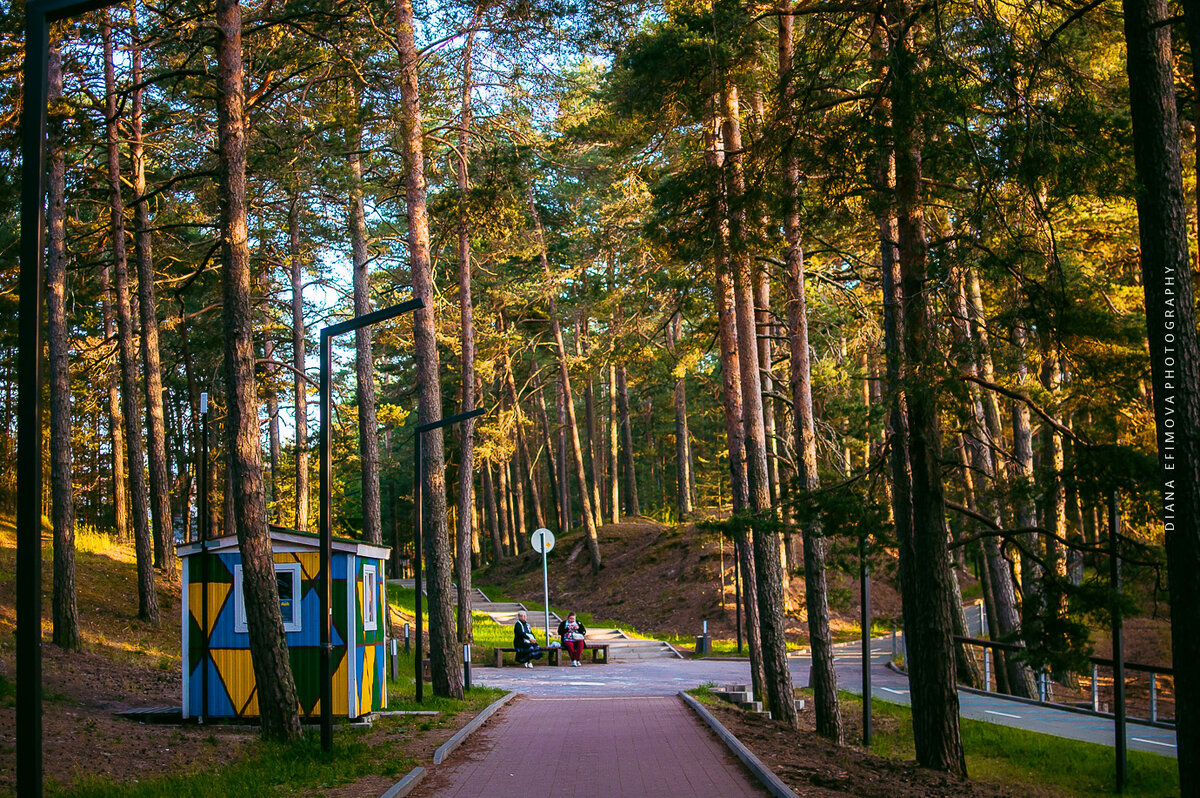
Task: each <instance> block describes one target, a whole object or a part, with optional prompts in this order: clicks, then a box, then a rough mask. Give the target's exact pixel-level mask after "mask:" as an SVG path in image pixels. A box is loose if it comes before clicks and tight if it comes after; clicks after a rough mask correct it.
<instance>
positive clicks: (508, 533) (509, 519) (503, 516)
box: [496, 460, 517, 556]
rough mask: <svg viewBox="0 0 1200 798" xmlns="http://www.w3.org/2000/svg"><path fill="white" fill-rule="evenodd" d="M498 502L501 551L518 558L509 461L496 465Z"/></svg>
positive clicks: (502, 461)
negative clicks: (510, 489)
mask: <svg viewBox="0 0 1200 798" xmlns="http://www.w3.org/2000/svg"><path fill="white" fill-rule="evenodd" d="M496 490H497V492H498V495H497V496H496V501H497V503H498V504H499V507H500V549H501V550H502V551H503V552H504V553H505V554H506V555H513V556H516V553H517V547H516V545H515V541H516V537H515V536H514V535H513V532H512V529H513V511H512V493H511V492H510V491H509V489H508V461H507V460H501V461H500V462H498V463H496Z"/></svg>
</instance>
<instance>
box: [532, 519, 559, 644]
mask: <svg viewBox="0 0 1200 798" xmlns="http://www.w3.org/2000/svg"><path fill="white" fill-rule="evenodd" d="M530 543H532V544H533V549H534V551H540V552H541V553H542V599H543V602H544V605H545V607H546V648H549V647H550V571H549V569H548V568H547V567H546V555H547V554H549V553H550V549H552V548H554V533H553V532H551V531H550V530H549V529H546V528H545V527H542V528H541V529H535V530H534V531H533V538H532V539H531V540H530Z"/></svg>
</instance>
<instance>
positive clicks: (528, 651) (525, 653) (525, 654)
mask: <svg viewBox="0 0 1200 798" xmlns="http://www.w3.org/2000/svg"><path fill="white" fill-rule="evenodd" d="M513 648H515V649H516V650H517V664H519V665H524V666H525V667H526V668H532V667H533V660H535V659H538V658H540V657H541V656H542V649H541V647H540V646H538V641H537V638H536V637H534V636H533V630H532V629H530V628H529V621H528V620H527V618H526V613H525V610H521V611H520V612H518V613H517V622H516V623H515V624H513Z"/></svg>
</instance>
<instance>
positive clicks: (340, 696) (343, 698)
mask: <svg viewBox="0 0 1200 798" xmlns="http://www.w3.org/2000/svg"><path fill="white" fill-rule="evenodd" d="M349 662H350V657H349V656H345V657H342V664H340V665H338V669H337V671H336V672H335V673H334V674H333V714H334V715H339V716H347V715H348V714H349V707H347V706H346V704H347V701H348V700H349V699H348V696H347V695H346V684H347V683H346V672H347V671H346V668H347V663H349ZM320 703H321V702H320V701H319V700H318V701H317V704H318V706H319V705H320ZM317 711H318V712H319V711H320V710H319V709H318V710H317Z"/></svg>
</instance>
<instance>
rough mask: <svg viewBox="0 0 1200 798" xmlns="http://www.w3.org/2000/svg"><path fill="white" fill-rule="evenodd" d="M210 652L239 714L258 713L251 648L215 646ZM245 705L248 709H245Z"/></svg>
mask: <svg viewBox="0 0 1200 798" xmlns="http://www.w3.org/2000/svg"><path fill="white" fill-rule="evenodd" d="M210 653H211V654H212V658H213V664H214V665H215V666H216V668H217V673H219V674H220V675H221V682H222V683H223V684H224V685H225V691H226V692H227V693H229V700H230V701H231V702H232V703H233V708H234V711H235V712H237V713H238V714H239V715H257V714H258V696H257V694H256V692H255V689H254V687H255V684H254V665H253V663H252V662H251V661H250V649H248V648H214V649H212V651H211V652H210ZM248 704H249V706H247V705H248ZM243 707H246V709H245V710H243V709H242V708H243ZM251 707H252V708H253V711H251Z"/></svg>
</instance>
